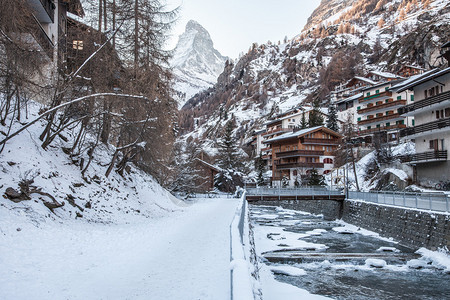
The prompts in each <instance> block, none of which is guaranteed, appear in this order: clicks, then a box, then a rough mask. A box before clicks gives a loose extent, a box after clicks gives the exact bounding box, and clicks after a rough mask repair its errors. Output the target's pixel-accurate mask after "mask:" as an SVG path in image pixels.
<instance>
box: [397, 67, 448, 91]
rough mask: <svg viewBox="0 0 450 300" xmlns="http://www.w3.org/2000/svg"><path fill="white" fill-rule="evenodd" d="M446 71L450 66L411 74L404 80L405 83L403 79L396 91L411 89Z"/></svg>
mask: <svg viewBox="0 0 450 300" xmlns="http://www.w3.org/2000/svg"><path fill="white" fill-rule="evenodd" d="M447 73H450V67H449V68H446V69H443V70H440V69H433V70H431V71H428V72H425V73H423V74H420V75H416V76H412V77H411V78H410V79H408V80H406V83H405V81H404V82H403V85H402V86H401V87H399V88H398V89H397V92H403V91H406V90H409V89H412V88H413V87H415V86H417V85H419V84H421V83H424V82H427V81H430V80H432V79H434V78H437V77H440V76H442V75H445V74H447Z"/></svg>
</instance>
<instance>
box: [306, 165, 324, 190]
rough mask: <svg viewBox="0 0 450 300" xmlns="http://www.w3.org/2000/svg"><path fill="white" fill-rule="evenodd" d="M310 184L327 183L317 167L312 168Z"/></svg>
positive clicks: (320, 184) (319, 184)
mask: <svg viewBox="0 0 450 300" xmlns="http://www.w3.org/2000/svg"><path fill="white" fill-rule="evenodd" d="M308 185H310V186H322V185H325V181H324V178H323V175H319V173H318V172H317V170H316V169H311V171H310V173H309V178H308Z"/></svg>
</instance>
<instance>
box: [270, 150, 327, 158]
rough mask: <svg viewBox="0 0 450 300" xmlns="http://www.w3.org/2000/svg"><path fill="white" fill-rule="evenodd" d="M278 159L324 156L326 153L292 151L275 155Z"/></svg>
mask: <svg viewBox="0 0 450 300" xmlns="http://www.w3.org/2000/svg"><path fill="white" fill-rule="evenodd" d="M275 154H276V157H277V158H287V157H300V156H323V155H324V151H315V150H292V151H282V152H277V153H275Z"/></svg>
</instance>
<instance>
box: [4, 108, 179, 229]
mask: <svg viewBox="0 0 450 300" xmlns="http://www.w3.org/2000/svg"><path fill="white" fill-rule="evenodd" d="M28 109H29V116H28V120H32V119H34V117H36V116H37V114H38V111H39V109H40V105H38V104H36V103H32V104H30V105H29V108H28ZM43 124H44V121H42V123H38V124H35V125H34V126H32V127H30V128H29V129H28V130H29V131H28V132H23V133H21V134H19V135H18V136H16V137H15V138H13V139H11V140H10V141H8V142H7V144H6V146H5V149H4V150H3V152H2V153H1V154H0V188H1V192H2V194H3V197H2V200H1V204H0V215H1V217H0V220H1V221H0V225H1V227H2V229H3V230H6V231H9V230H10V229H11V228H10V227H14V228H16V227H20V226H21V224H20V223H31V224H34V225H35V226H40V224H41V223H46V222H53V221H56V222H63V223H64V222H66V221H69V220H74V219H78V220H79V222H98V223H128V222H136V221H139V220H144V219H147V218H155V217H159V216H164V215H166V214H168V213H169V212H172V211H174V210H179V209H180V206H179V204H180V203H179V201H178V200H177V199H175V198H174V197H173V196H172V195H170V193H168V192H167V191H166V190H164V189H163V188H162V187H161V186H160V185H159V184H158V183H156V182H155V180H154V179H153V178H152V177H151V176H149V175H147V174H145V173H144V172H142V171H140V170H138V169H136V168H134V167H131V168H130V169H129V172H128V173H124V177H121V176H120V175H118V174H117V173H116V172H112V173H111V175H110V176H109V177H105V175H104V174H105V171H106V168H107V166H108V164H109V160H110V159H111V155H112V152H113V151H114V150H113V147H112V146H110V147H109V148H107V147H106V146H104V145H101V146H99V147H98V148H97V150H95V153H94V161H93V162H92V163H91V165H90V166H89V169H87V172H86V173H85V177H84V178H83V176H82V175H81V170H80V167H79V166H77V164H78V165H79V162H76V161H73V160H72V159H71V158H70V157H69V156H68V155H67V154H65V153H64V152H63V151H62V150H61V146H62V147H69V146H70V145H65V143H64V141H63V140H59V141H54V144H52V145H51V146H49V147H48V148H47V150H44V149H42V147H41V146H40V143H39V142H40V140H39V135H40V134H41V132H42V130H43V127H42V126H43ZM19 126H21V125H20V124H19V123H17V122H16V123H15V124H14V126H13V128H12V130H14V129H15V128H19ZM66 134H69V133H68V132H67V133H65V132H63V135H66ZM88 138H89V137H88ZM26 182H28V183H29V185H30V186H31V188H30V190H36V189H37V190H39V191H40V192H42V193H45V194H42V193H41V194H39V193H31V194H30V198H31V199H30V200H24V201H20V202H19V203H14V202H13V201H11V200H9V199H6V196H5V192H6V189H7V188H12V189H14V190H15V191H17V192H20V188H19V184H23V183H26ZM52 198H54V199H52ZM14 200H15V199H14ZM44 203H47V205H48V204H49V203H50V204H56V203H58V204H64V205H63V206H62V207H59V208H55V209H53V211H51V210H50V209H49V208H47V207H46V206H45V205H44ZM6 216H8V218H6ZM8 220H11V222H8ZM19 220H21V221H20V222H19V223H18V221H19ZM5 222H6V223H5Z"/></svg>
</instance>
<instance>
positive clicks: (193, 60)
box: [170, 20, 228, 107]
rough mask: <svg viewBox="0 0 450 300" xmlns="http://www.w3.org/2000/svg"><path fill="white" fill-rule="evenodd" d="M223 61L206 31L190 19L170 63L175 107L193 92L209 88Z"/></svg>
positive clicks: (182, 103)
mask: <svg viewBox="0 0 450 300" xmlns="http://www.w3.org/2000/svg"><path fill="white" fill-rule="evenodd" d="M227 59H228V58H227V57H225V56H223V55H222V54H220V52H219V51H218V50H216V49H215V48H214V43H213V41H212V39H211V36H210V34H209V32H208V31H207V30H206V29H205V28H204V27H203V26H202V25H200V24H199V23H198V22H196V21H194V20H190V21H189V22H188V23H187V24H186V28H185V31H184V33H183V34H181V35H180V37H179V39H178V43H177V45H176V47H175V49H174V55H173V58H172V59H171V61H170V65H171V67H172V68H173V71H174V75H175V89H176V90H177V91H178V95H177V96H178V97H177V98H178V99H177V100H178V103H179V106H180V107H181V106H183V105H184V103H185V102H186V101H187V100H189V99H190V98H191V97H192V96H193V95H195V94H196V93H198V92H200V91H202V90H204V89H206V88H208V87H210V86H213V85H214V83H215V82H216V80H217V77H218V76H219V74H220V73H221V72H222V71H223V67H224V65H225V61H226V60H227Z"/></svg>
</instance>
